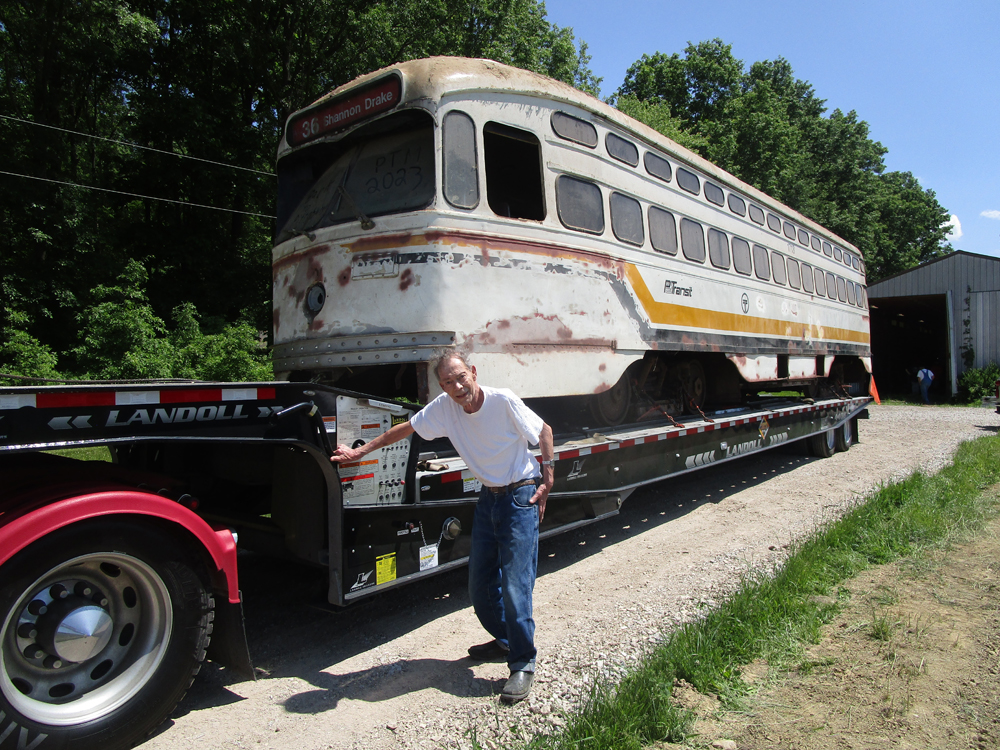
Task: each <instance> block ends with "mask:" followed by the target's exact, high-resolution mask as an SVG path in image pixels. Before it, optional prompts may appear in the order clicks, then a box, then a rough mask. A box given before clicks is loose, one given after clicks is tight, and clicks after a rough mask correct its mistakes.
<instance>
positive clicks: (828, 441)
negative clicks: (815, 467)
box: [809, 430, 837, 458]
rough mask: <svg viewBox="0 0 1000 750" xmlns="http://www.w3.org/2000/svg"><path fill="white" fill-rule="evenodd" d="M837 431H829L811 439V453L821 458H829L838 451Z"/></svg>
mask: <svg viewBox="0 0 1000 750" xmlns="http://www.w3.org/2000/svg"><path fill="white" fill-rule="evenodd" d="M835 432H837V431H836V430H827V431H826V432H821V433H819V434H818V435H813V436H812V437H811V438H809V451H810V452H811V453H812V454H813V455H814V456H818V457H819V458H829V457H830V456H832V455H833V454H834V453H835V452H836V450H837V444H836V439H837V438H836V435H835V434H834V433H835Z"/></svg>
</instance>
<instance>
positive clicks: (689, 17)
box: [545, 0, 1000, 256]
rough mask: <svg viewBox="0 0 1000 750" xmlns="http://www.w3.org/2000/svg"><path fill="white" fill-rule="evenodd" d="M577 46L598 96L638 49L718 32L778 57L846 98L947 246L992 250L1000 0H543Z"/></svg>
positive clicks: (740, 50)
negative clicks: (924, 194) (907, 176)
mask: <svg viewBox="0 0 1000 750" xmlns="http://www.w3.org/2000/svg"><path fill="white" fill-rule="evenodd" d="M545 7H546V10H547V11H548V20H549V21H550V22H551V23H554V24H556V25H558V26H570V27H572V28H573V30H574V33H575V34H576V37H577V39H583V40H585V41H586V42H587V44H588V45H589V52H590V54H591V55H592V60H591V64H590V67H591V69H592V70H593V71H594V74H595V75H598V76H601V77H602V78H603V79H604V80H603V81H602V82H601V94H602V96H607V95H609V94H611V93H612V92H613V91H614V90H615V89H617V88H618V86H619V85H621V82H622V81H623V80H624V78H625V71H626V70H628V67H629V66H630V65H631V64H632V63H634V62H635V61H636V60H638V59H639V58H640V57H641V56H642V55H643V54H644V53H646V54H652V53H654V52H664V53H667V54H670V53H673V52H678V53H681V54H683V51H684V48H685V47H686V46H687V44H688V42H695V43H696V42H699V41H702V40H706V39H714V38H715V37H718V38H720V39H722V40H723V41H724V42H726V43H727V44H731V45H732V47H733V54H734V55H735V56H736V57H737V58H739V59H741V60H743V61H744V63H745V64H746V65H747V66H749V65H750V63H752V62H754V61H757V60H773V59H775V58H776V57H779V56H780V57H784V58H785V59H786V60H788V62H789V63H791V66H792V69H793V70H794V71H795V75H796V77H797V78H800V79H803V80H806V81H809V83H811V84H812V86H813V88H814V90H815V92H816V95H817V96H818V97H819V98H821V99H825V100H826V103H827V108H828V111H832V110H834V109H836V108H839V109H841V110H843V111H845V112H848V111H850V110H852V109H853V110H855V111H857V113H858V116H859V117H860V118H861V119H862V120H865V121H867V122H868V125H869V127H870V136H871V137H872V138H873V139H874V140H876V141H880V142H881V143H882V145H883V146H885V147H886V148H888V149H889V153H888V154H887V155H886V157H885V161H886V165H887V168H888V169H889V170H899V171H909V172H912V173H913V174H914V175H916V177H917V179H919V180H920V184H921V185H922V186H923V187H924V188H929V189H931V190H933V191H934V192H935V193H936V194H937V198H938V200H939V201H940V203H941V205H943V206H944V207H945V208H947V209H948V211H949V212H950V213H951V214H952V215H953V216H954V217H957V221H958V223H959V224H960V226H961V229H960V232H961V236H959V232H958V231H955V232H954V233H953V235H952V237H951V244H952V246H953V247H954V249H956V250H966V251H968V252H973V253H981V254H984V255H995V256H1000V2H998V0H954V1H953V2H950V3H944V2H937V3H935V2H928V1H927V0H908V1H907V2H901V1H900V0H869V1H868V2H858V1H857V0H839V2H829V1H826V2H802V1H801V0H800V1H799V2H792V1H791V0H763V2H759V3H748V2H734V1H732V0H701V2H690V1H688V2H684V1H682V2H655V1H654V0H631V1H630V2H625V3H621V4H615V3H611V2H608V1H607V0H604V1H603V2H596V0H546V3H545Z"/></svg>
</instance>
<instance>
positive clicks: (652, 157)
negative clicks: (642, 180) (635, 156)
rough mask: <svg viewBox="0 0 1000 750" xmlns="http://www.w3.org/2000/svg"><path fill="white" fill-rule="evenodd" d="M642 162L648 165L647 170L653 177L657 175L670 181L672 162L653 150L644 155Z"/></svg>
mask: <svg viewBox="0 0 1000 750" xmlns="http://www.w3.org/2000/svg"><path fill="white" fill-rule="evenodd" d="M642 163H643V164H645V165H646V171H647V172H649V173H650V174H651V175H653V177H657V178H659V179H661V180H663V181H664V182H670V162H669V161H667V160H666V159H662V158H660V157H659V156H657V155H656V154H654V153H653V152H652V151H647V152H646V154H645V156H643V157H642Z"/></svg>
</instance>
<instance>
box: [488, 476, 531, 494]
mask: <svg viewBox="0 0 1000 750" xmlns="http://www.w3.org/2000/svg"><path fill="white" fill-rule="evenodd" d="M526 484H533V485H535V486H537V485H538V477H534V478H532V479H522V480H521V481H520V482H514V483H513V484H505V485H504V486H503V487H487V488H486V489H488V490H489V491H490V492H492V493H493V494H494V495H505V494H507V493H508V492H513V491H514V490H516V489H517V488H518V487H524V486H525V485H526Z"/></svg>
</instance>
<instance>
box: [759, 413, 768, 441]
mask: <svg viewBox="0 0 1000 750" xmlns="http://www.w3.org/2000/svg"><path fill="white" fill-rule="evenodd" d="M770 428H771V425H770V424H768V421H767V417H764V418H763V419H761V420H760V426H759V427H758V428H757V432H759V433H760V439H761V440H767V431H768V430H769V429H770Z"/></svg>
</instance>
